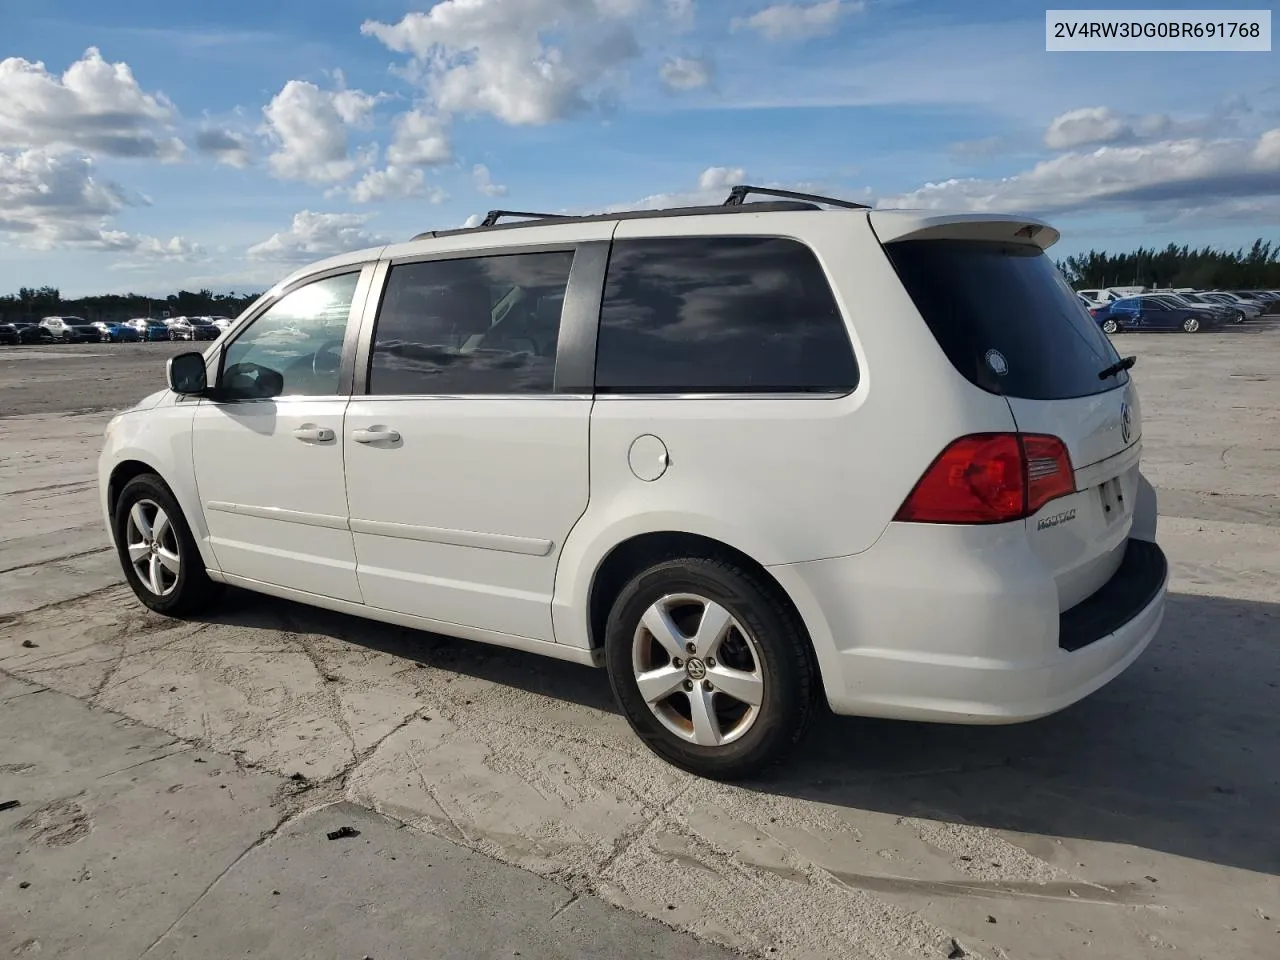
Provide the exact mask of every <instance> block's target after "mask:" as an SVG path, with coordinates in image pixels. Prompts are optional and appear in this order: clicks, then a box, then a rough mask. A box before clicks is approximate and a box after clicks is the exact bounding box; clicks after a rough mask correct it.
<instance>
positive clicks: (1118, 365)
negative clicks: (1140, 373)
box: [1098, 357, 1138, 380]
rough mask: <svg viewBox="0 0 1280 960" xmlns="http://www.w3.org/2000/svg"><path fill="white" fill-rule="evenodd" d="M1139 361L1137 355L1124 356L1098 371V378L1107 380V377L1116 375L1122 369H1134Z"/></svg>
mask: <svg viewBox="0 0 1280 960" xmlns="http://www.w3.org/2000/svg"><path fill="white" fill-rule="evenodd" d="M1137 362H1138V358H1137V357H1122V358H1120V359H1119V360H1117V361H1116V362H1115V363H1113V364H1112V365H1111V366H1109V367H1107V368H1106V369H1104V370H1099V371H1098V379H1099V380H1105V379H1107V377H1114V376H1115V375H1116V374H1117V373H1120V372H1121V371H1122V370H1129V369H1132V367H1133V365H1134V364H1135V363H1137Z"/></svg>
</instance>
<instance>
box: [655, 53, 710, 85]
mask: <svg viewBox="0 0 1280 960" xmlns="http://www.w3.org/2000/svg"><path fill="white" fill-rule="evenodd" d="M658 76H659V77H661V78H662V82H663V83H664V84H666V85H667V86H668V87H669V88H671V89H672V90H697V89H699V88H701V87H706V86H709V85H710V84H711V81H712V80H713V79H714V78H715V64H714V63H713V62H712V60H711V58H710V57H668V58H667V59H666V60H663V61H662V65H661V66H660V67H659V68H658Z"/></svg>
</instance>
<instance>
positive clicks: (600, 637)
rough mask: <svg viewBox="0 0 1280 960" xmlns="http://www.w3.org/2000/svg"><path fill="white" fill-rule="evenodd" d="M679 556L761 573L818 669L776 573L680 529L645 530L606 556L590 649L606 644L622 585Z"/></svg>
mask: <svg viewBox="0 0 1280 960" xmlns="http://www.w3.org/2000/svg"><path fill="white" fill-rule="evenodd" d="M678 557H705V558H707V559H708V560H729V561H732V562H733V563H735V564H737V565H738V566H740V567H743V568H745V569H748V570H750V571H751V572H752V573H755V574H756V575H758V576H759V577H760V580H761V582H763V583H764V584H765V585H766V586H768V587H769V589H771V590H773V591H774V592H775V593H776V594H777V597H778V599H779V601H781V602H782V603H783V604H785V605H786V607H787V609H788V610H789V611H790V612H791V614H792V616H794V617H795V620H796V624H797V626H798V628H799V629H800V632H801V633H802V634H803V636H804V638H805V641H806V643H808V645H809V652H810V655H811V656H814V666H815V669H816V667H817V658H816V655H814V654H813V641H812V640H811V639H810V638H809V631H808V628H807V627H806V626H805V622H804V618H803V617H801V616H800V611H799V610H797V609H796V605H795V604H794V603H793V602H792V601H791V597H790V596H788V594H787V591H785V590H784V589H782V585H781V584H780V583H778V581H777V580H775V579H774V577H773V575H772V574H770V573H769V571H768V570H766V569H765V568H764V566H763V565H761V564H760V563H758V562H757V561H756V560H754V559H752V558H751V557H750V556H748V555H747V554H745V553H743V552H742V551H741V550H738V549H737V548H736V547H731V546H729V545H728V544H727V543H723V542H721V541H719V540H714V539H712V538H711V537H704V536H700V535H699V534H696V533H678V532H675V531H667V532H662V533H643V534H640V535H639V536H637V537H632V538H631V539H630V540H624V541H622V543H620V544H618V545H617V546H616V547H614V548H613V549H612V550H610V551H609V554H608V555H607V556H606V557H605V558H604V561H603V562H602V563H601V564H600V567H599V569H598V570H596V575H595V577H594V578H593V579H592V581H591V599H590V601H589V603H588V617H589V620H588V629H589V631H590V639H591V649H593V650H600V649H602V648H603V647H604V634H605V628H606V626H607V624H608V620H609V612H610V611H611V610H612V609H613V602H614V600H616V599H617V598H618V594H619V593H621V592H622V588H623V587H624V586H626V584H627V581H629V580H630V579H631V578H632V577H634V576H635V575H636V574H637V573H639V572H640V571H642V570H646V569H648V568H649V567H651V566H653V565H654V564H657V563H661V562H662V561H664V560H672V559H675V558H678Z"/></svg>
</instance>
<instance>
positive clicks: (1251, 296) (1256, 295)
mask: <svg viewBox="0 0 1280 960" xmlns="http://www.w3.org/2000/svg"><path fill="white" fill-rule="evenodd" d="M1225 292H1226V294H1227V296H1229V297H1237V298H1239V299H1241V300H1243V301H1244V302H1245V303H1252V304H1255V305H1256V306H1257V307H1258V308H1259V310H1261V312H1262V313H1264V314H1266V313H1280V299H1278V298H1277V297H1276V296H1275V295H1274V294H1272V293H1271V292H1270V291H1268V290H1227V291H1225Z"/></svg>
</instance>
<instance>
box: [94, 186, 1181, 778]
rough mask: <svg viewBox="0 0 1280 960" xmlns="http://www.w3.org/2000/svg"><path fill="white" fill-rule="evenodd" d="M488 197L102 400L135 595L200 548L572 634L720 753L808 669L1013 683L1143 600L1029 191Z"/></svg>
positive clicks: (1138, 487) (1137, 442)
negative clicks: (1011, 203) (958, 195)
mask: <svg viewBox="0 0 1280 960" xmlns="http://www.w3.org/2000/svg"><path fill="white" fill-rule="evenodd" d="M753 193H754V194H765V195H771V196H770V198H769V199H766V200H763V201H753V200H750V199H749V198H750V196H751V194H753ZM515 216H518V217H520V218H522V219H519V220H516V221H515V222H507V223H503V222H499V221H500V220H502V219H503V214H502V212H501V211H495V212H494V213H493V214H491V215H490V217H488V218H487V219H486V221H485V223H484V224H482V225H481V226H478V227H474V228H470V229H459V230H448V231H441V232H435V233H428V234H423V235H421V236H418V237H416V238H414V239H413V240H412V241H410V242H408V243H399V244H393V245H391V246H386V247H380V248H377V249H372V250H364V251H359V252H356V253H350V254H345V255H343V256H339V257H335V258H332V259H329V260H325V261H323V262H320V263H317V264H315V265H313V266H310V267H307V268H304V269H302V270H300V271H298V272H297V273H295V274H293V275H292V276H290V277H289V278H288V279H287V280H285V281H283V282H282V283H280V284H279V285H278V286H276V287H274V288H273V289H272V290H271V291H269V292H268V293H267V294H266V295H265V296H263V297H262V298H261V299H260V300H259V301H258V302H257V303H255V304H254V305H253V306H252V307H250V308H249V309H248V310H247V311H246V312H245V314H244V315H243V316H242V317H241V318H239V320H238V321H237V323H236V325H235V327H234V328H233V329H232V330H231V331H230V332H229V333H228V334H226V335H224V336H223V337H222V339H220V340H219V341H218V342H217V343H215V344H213V345H212V346H210V347H209V349H208V350H206V351H205V352H204V353H203V354H200V353H187V354H182V355H180V356H176V357H174V358H172V359H171V360H170V361H169V372H168V377H169V387H168V389H167V390H161V391H160V392H158V393H155V394H153V395H151V396H150V397H148V398H146V399H145V400H144V401H142V402H141V403H140V404H138V406H137V407H135V408H134V409H132V410H129V411H127V412H125V413H122V414H121V415H119V416H117V417H116V418H115V419H113V420H112V421H111V422H110V424H109V425H108V427H107V430H106V438H105V447H104V450H103V453H102V457H101V461H100V467H99V479H100V487H101V498H102V509H103V511H104V514H105V517H106V520H107V524H108V527H109V529H110V532H111V536H112V538H113V540H114V542H115V545H116V547H117V549H118V551H119V555H120V560H121V563H122V567H123V570H124V575H125V577H126V578H127V580H128V582H129V584H130V586H131V587H132V588H133V590H134V591H135V592H136V594H137V595H138V597H139V598H140V599H141V600H142V602H143V603H145V604H146V605H147V606H149V607H151V608H152V609H153V610H157V611H160V612H162V613H167V614H171V615H181V614H184V613H187V612H190V611H193V610H195V609H196V608H198V607H200V606H204V605H207V604H209V603H211V602H214V600H215V598H216V596H217V589H218V587H220V586H221V585H223V584H230V585H233V586H237V587H242V588H246V589H249V590H256V591H260V592H262V593H266V594H271V595H273V596H277V597H284V598H288V599H291V600H296V601H300V602H303V603H309V604H314V605H316V606H320V607H325V608H328V609H331V610H338V611H342V612H345V613H350V614H355V615H357V616H364V617H369V618H372V619H375V620H381V621H385V622H388V623H394V624H400V625H404V626H410V627H417V628H421V629H424V630H430V631H435V632H438V633H442V634H447V635H451V636H455V637H464V638H469V639H472V640H478V641H483V642H487V643H495V644H501V645H503V646H508V647H514V648H517V649H520V650H526V651H531V652H534V653H540V654H546V655H548V656H552V657H560V658H562V659H565V660H571V661H574V662H577V663H584V664H592V665H602V666H605V667H607V669H608V675H609V679H610V682H611V684H612V686H613V690H614V693H615V695H616V699H617V702H618V705H619V707H620V708H621V710H622V711H623V713H624V714H625V715H626V717H627V719H628V721H629V722H630V723H631V725H632V727H633V728H634V730H635V731H636V733H637V734H638V735H639V736H640V737H641V738H643V740H644V741H645V742H646V743H647V744H648V745H649V746H650V747H651V748H652V749H653V750H654V751H656V752H657V753H658V754H660V755H661V756H663V757H665V758H666V759H668V760H669V761H671V762H673V763H675V764H677V765H679V766H682V767H684V768H686V769H688V770H691V771H694V772H696V773H699V774H702V775H705V776H709V777H717V778H733V777H741V776H746V775H749V774H751V773H753V772H754V771H758V770H760V769H761V768H762V767H763V766H765V765H766V764H768V763H770V762H772V761H774V760H777V759H779V758H781V757H785V756H786V755H787V754H788V753H789V752H790V751H791V750H792V749H793V746H794V745H795V744H796V743H797V742H798V741H799V739H800V737H801V735H802V734H803V733H804V731H805V729H806V727H807V726H808V723H809V721H810V720H811V719H812V718H813V717H814V716H815V715H816V713H817V710H818V706H819V704H820V702H821V700H823V699H825V701H826V703H827V704H828V705H829V706H830V707H831V708H832V709H833V710H834V711H835V712H836V713H840V714H856V715H864V716H879V717H897V718H905V719H913V720H930V721H945V722H954V723H1010V722H1016V721H1021V720H1028V719H1031V718H1035V717H1040V716H1043V715H1045V714H1048V713H1052V712H1054V711H1057V710H1060V709H1062V708H1064V707H1066V706H1068V705H1069V704H1071V703H1073V702H1075V701H1077V700H1079V699H1080V698H1082V697H1084V696H1085V695H1087V694H1089V693H1090V692H1091V691H1093V690H1096V689H1097V688H1098V687H1100V686H1102V685H1103V684H1105V683H1107V682H1108V681H1109V680H1111V679H1112V678H1114V677H1115V676H1117V675H1118V674H1119V673H1120V672H1121V671H1123V670H1124V669H1125V668H1126V667H1127V666H1128V665H1129V664H1130V663H1132V662H1133V660H1134V659H1135V658H1136V657H1137V656H1138V655H1139V654H1140V653H1141V652H1142V650H1143V648H1144V647H1145V646H1146V645H1147V643H1148V642H1149V641H1150V640H1151V638H1152V636H1153V635H1154V634H1155V632H1156V630H1157V628H1158V627H1159V624H1160V620H1161V616H1162V614H1163V610H1164V600H1165V590H1166V579H1167V565H1166V562H1165V558H1164V555H1163V553H1162V552H1161V550H1160V548H1159V547H1158V546H1157V545H1156V543H1155V529H1156V503H1155V494H1154V491H1153V490H1152V488H1151V487H1150V485H1149V484H1147V483H1146V482H1145V480H1144V479H1143V477H1142V475H1141V473H1140V472H1139V460H1140V455H1141V451H1142V418H1141V415H1140V412H1139V405H1138V397H1137V393H1136V391H1135V390H1134V385H1133V383H1132V382H1131V380H1130V377H1129V373H1128V370H1129V368H1130V367H1131V366H1132V358H1129V359H1125V360H1122V359H1121V358H1120V357H1119V356H1118V355H1117V354H1116V352H1115V351H1114V349H1113V348H1112V346H1111V344H1110V342H1109V341H1108V339H1107V337H1106V336H1105V335H1103V334H1102V333H1101V332H1100V331H1099V330H1098V328H1097V326H1096V324H1095V323H1094V322H1093V320H1092V319H1091V318H1090V317H1089V315H1088V313H1087V312H1086V311H1085V309H1084V308H1083V307H1082V306H1081V305H1080V302H1079V300H1078V299H1077V298H1076V296H1075V295H1074V294H1073V292H1072V291H1071V289H1070V287H1069V286H1068V285H1067V283H1066V282H1065V281H1064V279H1063V278H1062V276H1061V275H1060V274H1059V272H1058V270H1057V269H1056V268H1055V266H1054V264H1053V261H1052V260H1051V259H1050V258H1049V257H1048V256H1047V255H1046V254H1045V252H1044V251H1045V248H1046V247H1048V246H1049V245H1050V244H1051V243H1053V242H1054V241H1055V240H1056V239H1057V237H1058V234H1057V232H1056V231H1055V230H1054V229H1053V228H1052V227H1050V226H1048V225H1046V224H1043V223H1040V222H1037V221H1035V220H1031V219H1027V218H1018V217H1012V216H998V215H975V214H958V215H941V214H937V213H932V212H919V211H893V210H869V209H866V208H864V207H861V206H859V205H857V204H852V203H848V202H844V201H838V200H833V199H831V198H826V197H815V196H809V195H803V194H794V193H784V192H781V191H763V190H759V189H758V188H754V187H739V188H735V189H734V190H733V191H732V193H731V194H730V197H729V199H728V201H727V202H726V203H725V204H724V205H723V206H712V207H688V208H676V209H668V210H659V211H642V212H634V213H611V214H607V215H600V216H583V217H562V216H555V217H552V216H544V217H538V216H537V215H534V214H519V215H515Z"/></svg>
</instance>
